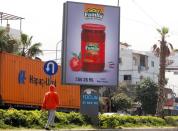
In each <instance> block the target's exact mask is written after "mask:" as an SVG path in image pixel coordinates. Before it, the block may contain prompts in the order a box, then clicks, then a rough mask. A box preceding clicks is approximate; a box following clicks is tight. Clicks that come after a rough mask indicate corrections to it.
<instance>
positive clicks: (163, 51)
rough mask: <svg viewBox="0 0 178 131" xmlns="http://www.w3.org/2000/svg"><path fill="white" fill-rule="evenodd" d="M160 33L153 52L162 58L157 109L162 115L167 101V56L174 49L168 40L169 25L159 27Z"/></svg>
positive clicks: (158, 113)
mask: <svg viewBox="0 0 178 131" xmlns="http://www.w3.org/2000/svg"><path fill="white" fill-rule="evenodd" d="M157 31H158V33H159V34H160V35H161V38H160V40H158V43H157V44H154V45H153V52H154V54H155V55H156V56H158V57H159V59H160V68H159V79H158V85H159V86H158V87H159V88H158V100H157V109H156V114H157V115H161V112H162V110H163V107H164V103H165V101H166V98H165V91H164V85H165V83H166V82H165V81H166V80H165V67H166V57H168V56H170V55H171V52H172V51H173V46H172V44H171V43H169V42H167V41H166V37H167V36H168V33H169V29H168V28H167V27H162V28H161V29H157Z"/></svg>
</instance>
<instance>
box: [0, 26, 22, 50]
mask: <svg viewBox="0 0 178 131" xmlns="http://www.w3.org/2000/svg"><path fill="white" fill-rule="evenodd" d="M18 48H19V45H18V43H17V40H16V39H14V38H13V37H12V36H10V35H9V33H8V32H7V31H6V30H5V29H0V51H5V52H8V53H17V51H18Z"/></svg>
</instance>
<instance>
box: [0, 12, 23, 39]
mask: <svg viewBox="0 0 178 131" xmlns="http://www.w3.org/2000/svg"><path fill="white" fill-rule="evenodd" d="M23 19H24V18H22V17H19V16H15V15H12V14H8V13H4V12H0V21H1V23H0V27H1V28H4V29H6V31H7V32H8V33H9V34H10V35H11V36H12V37H14V38H20V33H21V26H22V20H23ZM14 20H15V21H19V29H14V28H11V27H10V23H11V22H12V23H14Z"/></svg>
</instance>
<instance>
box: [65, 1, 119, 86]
mask: <svg viewBox="0 0 178 131" xmlns="http://www.w3.org/2000/svg"><path fill="white" fill-rule="evenodd" d="M119 22H120V9H119V7H115V6H105V5H95V4H84V3H77V2H66V3H65V4H64V16H63V50H62V76H63V77H62V82H63V83H64V84H79V85H96V86H116V85H117V83H118V68H119V67H118V58H119V35H120V32H119V31H120V26H119V25H120V23H119Z"/></svg>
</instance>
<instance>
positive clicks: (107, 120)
mask: <svg viewBox="0 0 178 131" xmlns="http://www.w3.org/2000/svg"><path fill="white" fill-rule="evenodd" d="M46 121H47V112H46V111H45V112H44V111H38V110H35V111H26V110H15V109H11V110H0V128H1V129H4V128H13V127H26V128H43V127H44V125H45V124H46ZM90 121H91V119H90V118H89V117H87V116H84V115H81V114H80V113H76V112H70V113H63V112H56V119H55V122H56V124H57V125H63V126H64V127H65V125H69V124H71V125H73V124H75V125H86V124H89V123H90ZM99 124H100V125H99V127H101V128H119V127H142V126H149V127H155V126H156V127H157V126H159V127H160V126H178V116H166V117H165V119H162V118H159V117H153V116H120V115H118V114H114V115H105V114H101V115H99ZM57 127H59V126H57Z"/></svg>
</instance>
